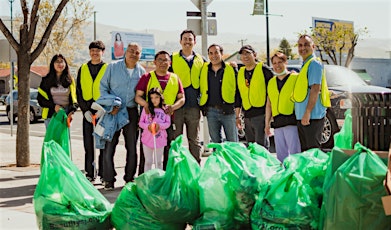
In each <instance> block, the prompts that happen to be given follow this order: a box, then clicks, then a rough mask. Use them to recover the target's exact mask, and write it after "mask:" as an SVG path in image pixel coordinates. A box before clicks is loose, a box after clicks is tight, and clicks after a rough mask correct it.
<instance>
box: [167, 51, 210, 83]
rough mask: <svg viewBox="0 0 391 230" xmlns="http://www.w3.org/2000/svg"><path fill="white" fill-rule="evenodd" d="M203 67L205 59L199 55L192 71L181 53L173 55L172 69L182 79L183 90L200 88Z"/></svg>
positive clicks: (195, 58)
mask: <svg viewBox="0 0 391 230" xmlns="http://www.w3.org/2000/svg"><path fill="white" fill-rule="evenodd" d="M203 65H204V59H203V58H202V56H201V55H199V54H196V55H195V57H194V60H193V65H192V67H191V69H190V68H189V65H188V64H187V62H186V61H185V60H184V59H183V57H182V56H181V55H180V54H179V52H174V53H173V54H172V69H173V72H174V73H175V74H176V75H178V76H179V78H180V79H181V82H182V85H183V88H187V87H189V86H190V85H192V86H193V88H194V89H198V88H199V87H200V73H201V69H202V66H203Z"/></svg>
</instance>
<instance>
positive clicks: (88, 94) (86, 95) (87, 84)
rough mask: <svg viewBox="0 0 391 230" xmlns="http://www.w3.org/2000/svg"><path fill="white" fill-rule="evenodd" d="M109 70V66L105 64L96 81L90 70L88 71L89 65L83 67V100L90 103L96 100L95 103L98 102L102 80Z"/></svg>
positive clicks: (81, 75)
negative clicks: (107, 69)
mask: <svg viewBox="0 0 391 230" xmlns="http://www.w3.org/2000/svg"><path fill="white" fill-rule="evenodd" d="M106 68H107V64H106V63H105V64H103V65H102V67H101V69H100V70H99V73H98V75H97V76H96V78H95V80H93V79H92V76H91V73H90V70H89V69H88V65H87V63H85V64H83V65H82V66H81V73H80V77H81V79H80V84H81V90H82V94H83V99H84V100H86V101H89V100H91V99H94V101H96V100H98V98H99V97H100V90H99V86H100V80H101V79H102V77H103V75H104V73H105V71H106Z"/></svg>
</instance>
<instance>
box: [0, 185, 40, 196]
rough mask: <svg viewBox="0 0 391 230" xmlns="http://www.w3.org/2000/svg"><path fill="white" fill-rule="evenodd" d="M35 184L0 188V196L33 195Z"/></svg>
mask: <svg viewBox="0 0 391 230" xmlns="http://www.w3.org/2000/svg"><path fill="white" fill-rule="evenodd" d="M35 187H36V185H35V184H34V185H26V186H18V187H11V188H0V198H14V197H23V196H33V194H34V191H35Z"/></svg>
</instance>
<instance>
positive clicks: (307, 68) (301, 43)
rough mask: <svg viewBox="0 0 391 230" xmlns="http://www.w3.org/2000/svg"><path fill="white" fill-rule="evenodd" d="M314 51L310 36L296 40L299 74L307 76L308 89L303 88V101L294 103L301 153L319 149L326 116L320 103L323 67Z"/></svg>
mask: <svg viewBox="0 0 391 230" xmlns="http://www.w3.org/2000/svg"><path fill="white" fill-rule="evenodd" d="M314 50H315V44H314V42H313V40H312V38H311V36H309V35H306V34H305V35H301V36H300V38H299V40H298V51H299V55H300V56H301V57H302V59H303V67H302V69H301V71H300V74H305V75H307V79H308V87H305V86H304V87H305V88H306V89H307V96H306V98H305V99H304V101H302V102H295V114H296V119H297V120H298V124H297V127H298V131H299V138H300V144H301V150H302V151H305V150H308V149H311V148H319V147H320V144H321V139H322V131H323V126H324V117H325V116H326V107H324V106H323V105H322V103H321V101H320V90H321V84H322V73H323V65H322V63H321V62H319V61H318V60H317V59H316V58H315V56H314ZM298 84H300V82H297V83H296V85H298Z"/></svg>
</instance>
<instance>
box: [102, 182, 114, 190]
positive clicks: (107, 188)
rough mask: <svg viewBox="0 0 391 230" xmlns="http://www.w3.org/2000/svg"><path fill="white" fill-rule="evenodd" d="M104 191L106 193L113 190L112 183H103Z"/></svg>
mask: <svg viewBox="0 0 391 230" xmlns="http://www.w3.org/2000/svg"><path fill="white" fill-rule="evenodd" d="M104 189H105V190H106V191H111V190H114V182H110V181H105V182H104Z"/></svg>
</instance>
